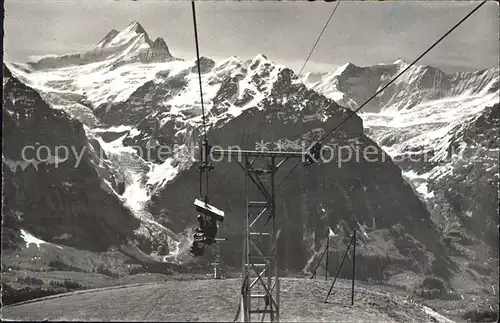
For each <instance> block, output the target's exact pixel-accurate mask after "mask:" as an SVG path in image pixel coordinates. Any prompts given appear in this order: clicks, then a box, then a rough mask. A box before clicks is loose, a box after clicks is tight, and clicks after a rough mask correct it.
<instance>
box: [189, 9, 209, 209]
mask: <svg viewBox="0 0 500 323" xmlns="http://www.w3.org/2000/svg"><path fill="white" fill-rule="evenodd" d="M191 7H192V9H193V25H194V39H195V43H196V64H197V67H198V81H199V85H200V99H201V118H202V124H203V144H202V146H201V149H200V157H201V158H200V159H201V165H200V166H199V171H200V195H201V196H203V198H204V201H205V203H208V175H209V173H210V170H212V169H213V168H214V166H213V165H212V164H211V163H209V160H208V157H209V155H210V149H211V146H210V145H209V144H208V136H207V128H206V118H205V107H204V105H203V86H202V82H201V62H200V49H199V45H198V29H197V24H196V10H195V4H194V1H191ZM202 172H205V174H206V178H205V185H206V187H205V194H203V189H202V186H203V184H202V180H203V177H202Z"/></svg>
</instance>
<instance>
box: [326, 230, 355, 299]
mask: <svg viewBox="0 0 500 323" xmlns="http://www.w3.org/2000/svg"><path fill="white" fill-rule="evenodd" d="M353 240H354V236H352V238H351V241H350V242H349V245H348V246H347V249H346V251H345V253H344V257H343V258H342V261H341V262H340V266H339V269H337V274H336V275H335V279H334V280H333V283H332V286H330V290H329V291H328V294H327V295H326V298H325V303H327V302H328V297H329V296H330V293H331V292H332V289H333V285H335V282H336V281H337V277H339V274H340V269H341V268H342V265H343V264H344V260H345V257H346V256H347V253H348V252H349V248H350V247H351V244H352V242H353Z"/></svg>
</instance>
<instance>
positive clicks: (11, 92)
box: [2, 65, 140, 251]
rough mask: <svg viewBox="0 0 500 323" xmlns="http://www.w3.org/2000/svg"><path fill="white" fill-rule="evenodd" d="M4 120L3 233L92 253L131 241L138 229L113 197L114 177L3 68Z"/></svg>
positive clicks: (79, 135)
mask: <svg viewBox="0 0 500 323" xmlns="http://www.w3.org/2000/svg"><path fill="white" fill-rule="evenodd" d="M2 117H3V122H4V124H3V146H2V148H3V149H2V169H3V177H4V182H3V184H4V186H3V187H4V189H3V192H4V194H3V214H5V216H6V217H5V222H4V230H5V229H7V231H9V232H10V233H9V234H10V235H12V236H15V237H18V236H19V234H18V229H19V228H23V229H25V230H27V231H29V232H32V233H34V234H36V235H37V236H38V237H40V238H42V239H45V240H46V241H51V242H54V243H59V244H63V245H69V246H74V247H77V248H81V249H88V250H94V251H102V250H106V249H107V248H109V247H110V246H115V247H118V246H120V245H124V244H127V241H128V240H130V239H132V238H133V237H134V233H133V231H134V230H135V229H137V228H138V227H139V225H140V223H139V221H138V220H137V219H136V218H135V217H134V216H133V214H132V213H131V212H130V210H128V209H127V208H125V207H124V206H123V203H122V202H121V201H120V199H119V197H118V196H116V195H115V194H114V193H113V192H112V189H111V187H115V188H116V185H117V184H118V181H117V176H119V175H118V174H116V173H114V172H113V170H112V168H111V167H109V163H108V162H106V161H105V160H104V161H102V160H100V159H99V156H98V155H96V154H95V151H96V150H97V149H98V146H97V145H98V144H97V143H96V142H91V141H89V140H88V139H87V137H86V134H85V130H84V128H83V125H82V124H81V123H80V122H79V121H76V120H73V119H71V118H70V117H69V116H68V115H67V114H66V113H64V112H63V111H58V110H53V109H51V108H50V107H49V106H48V105H47V104H46V103H45V102H44V101H43V100H42V99H41V97H40V95H39V94H38V93H37V92H36V91H35V90H33V89H31V88H29V87H27V86H26V85H24V84H23V83H21V82H19V80H17V79H16V78H15V77H14V76H12V74H11V73H10V71H9V70H8V69H7V68H6V67H5V65H4V66H3V114H2ZM58 147H59V148H58ZM66 148H67V150H68V151H67V155H66V154H64V153H63V151H64V150H65V149H66ZM58 152H60V154H58V155H57V153H58ZM37 154H38V155H37ZM4 232H5V231H4Z"/></svg>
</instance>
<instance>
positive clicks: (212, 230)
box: [191, 199, 225, 256]
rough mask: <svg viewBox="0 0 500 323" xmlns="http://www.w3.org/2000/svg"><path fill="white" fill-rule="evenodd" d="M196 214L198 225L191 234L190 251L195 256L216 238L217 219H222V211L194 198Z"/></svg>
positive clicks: (201, 253)
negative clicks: (197, 213)
mask: <svg viewBox="0 0 500 323" xmlns="http://www.w3.org/2000/svg"><path fill="white" fill-rule="evenodd" d="M194 205H195V206H196V211H198V212H199V213H200V214H199V215H198V223H199V227H198V228H196V233H195V234H194V236H193V245H192V246H191V253H192V254H193V255H195V256H201V255H203V252H204V251H205V248H206V247H208V246H210V245H212V244H214V243H215V242H216V241H217V240H225V239H217V238H216V236H217V231H218V229H219V224H218V223H217V221H219V222H222V221H224V212H223V211H221V210H219V209H217V208H216V207H214V206H212V205H210V204H207V203H205V202H203V201H200V200H198V199H196V200H195V201H194Z"/></svg>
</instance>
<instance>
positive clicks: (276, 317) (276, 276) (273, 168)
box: [269, 156, 280, 322]
mask: <svg viewBox="0 0 500 323" xmlns="http://www.w3.org/2000/svg"><path fill="white" fill-rule="evenodd" d="M276 171H277V169H276V158H275V157H274V156H272V157H271V200H272V201H271V210H272V211H271V212H272V217H273V218H272V237H273V238H272V241H270V242H271V246H273V247H274V250H273V248H271V250H270V251H271V252H272V253H274V255H273V254H270V256H274V280H275V284H276V285H275V286H274V288H275V295H276V305H277V306H276V307H277V308H276V315H274V313H271V315H272V316H271V320H273V318H274V321H276V322H279V321H280V281H279V280H280V278H279V266H278V239H277V238H278V237H277V235H276V231H277V230H276V195H275V190H276V187H275V186H276V183H275V178H274V175H275V174H276ZM269 270H271V268H269ZM269 277H271V273H269ZM269 288H271V286H269ZM271 294H272V293H271ZM270 296H271V295H270ZM270 304H272V302H270ZM271 306H272V305H271ZM273 316H274V317H273Z"/></svg>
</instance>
